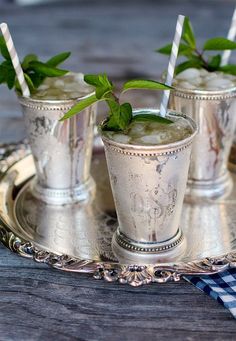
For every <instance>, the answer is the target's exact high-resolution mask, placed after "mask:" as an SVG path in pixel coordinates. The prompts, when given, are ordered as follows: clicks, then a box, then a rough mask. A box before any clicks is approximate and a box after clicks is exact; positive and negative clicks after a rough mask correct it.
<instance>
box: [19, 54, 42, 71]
mask: <svg viewBox="0 0 236 341" xmlns="http://www.w3.org/2000/svg"><path fill="white" fill-rule="evenodd" d="M36 60H38V57H37V56H36V55H35V54H27V56H25V58H24V59H23V62H22V63H21V66H22V69H23V70H27V69H28V67H29V63H30V62H33V61H36Z"/></svg>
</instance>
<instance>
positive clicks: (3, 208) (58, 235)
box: [0, 143, 236, 286]
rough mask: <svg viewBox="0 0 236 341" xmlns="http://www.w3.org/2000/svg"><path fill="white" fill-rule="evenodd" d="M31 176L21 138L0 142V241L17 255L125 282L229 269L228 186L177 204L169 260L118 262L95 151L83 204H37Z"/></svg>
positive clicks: (234, 218) (233, 218)
mask: <svg viewBox="0 0 236 341" xmlns="http://www.w3.org/2000/svg"><path fill="white" fill-rule="evenodd" d="M34 174H35V168H34V163H33V159H32V156H31V153H30V150H29V148H28V146H27V145H26V144H25V143H21V144H18V145H16V144H15V145H6V146H0V239H1V241H2V242H3V243H4V244H5V245H6V246H7V247H8V248H9V249H10V250H12V251H14V252H16V253H18V254H20V255H21V256H24V257H28V258H32V259H34V260H35V261H37V262H44V263H47V264H48V265H50V266H52V267H54V268H57V269H61V270H64V271H73V272H89V273H92V274H93V276H94V277H95V278H96V279H102V278H103V279H105V280H106V281H109V282H113V281H119V282H120V283H128V284H130V285H133V286H138V285H141V284H147V283H151V282H158V283H163V282H167V281H169V280H174V281H178V280H179V279H180V278H181V276H182V275H188V274H191V275H194V274H195V275H196V274H212V273H216V272H219V271H223V270H225V269H226V268H228V267H229V266H236V209H235V208H236V187H235V188H234V191H233V193H232V194H231V196H230V197H228V198H227V199H221V200H218V201H214V202H211V201H209V200H208V201H206V202H200V203H199V204H194V205H192V204H188V203H185V204H184V209H183V215H182V221H181V226H182V230H183V232H184V234H185V237H186V249H185V251H184V253H183V254H182V255H181V256H180V257H179V259H176V260H175V262H171V263H161V264H155V265H138V264H136V265H125V264H119V263H118V261H117V260H116V258H115V256H114V255H113V253H112V250H111V238H112V235H113V233H114V231H115V229H116V227H117V221H116V215H115V210H114V204H113V199H112V194H111V190H110V186H109V180H108V174H107V169H106V163H105V159H104V154H103V153H102V152H101V150H100V152H99V150H98V151H96V153H94V156H93V163H92V174H93V177H94V179H95V180H96V182H97V195H96V199H95V201H94V202H91V203H89V204H86V206H81V205H78V204H76V205H67V206H64V207H55V206H47V205H45V204H44V203H43V202H41V201H39V200H38V199H36V198H35V197H33V196H32V194H31V192H30V190H29V189H30V185H31V182H32V180H33V177H34ZM234 182H236V176H234Z"/></svg>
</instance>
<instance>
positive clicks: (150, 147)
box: [99, 108, 198, 152]
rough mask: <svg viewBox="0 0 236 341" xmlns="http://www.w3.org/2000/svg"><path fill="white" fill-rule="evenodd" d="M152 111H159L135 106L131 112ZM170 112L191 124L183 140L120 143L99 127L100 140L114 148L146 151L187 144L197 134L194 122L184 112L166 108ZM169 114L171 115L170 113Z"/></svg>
mask: <svg viewBox="0 0 236 341" xmlns="http://www.w3.org/2000/svg"><path fill="white" fill-rule="evenodd" d="M145 110H147V111H152V112H155V113H159V112H160V110H159V109H153V108H137V109H134V110H133V113H138V112H140V111H145ZM169 113H171V114H172V116H179V117H183V118H185V119H187V120H188V121H189V122H190V124H191V127H192V129H193V132H192V134H191V135H190V136H188V137H187V138H185V139H183V140H179V141H176V142H173V143H167V144H160V145H148V146H146V145H145V146H144V145H137V144H128V143H121V142H116V141H114V140H112V139H110V138H109V137H107V136H105V135H104V134H103V132H102V130H101V129H99V130H100V134H101V137H102V140H103V142H105V143H107V144H109V145H111V146H113V147H116V148H119V149H122V150H131V151H133V152H135V151H136V152H139V151H146V152H162V151H166V150H176V149H178V148H181V149H182V147H183V146H187V145H189V144H190V143H191V142H192V140H193V138H194V136H195V135H196V134H197V130H198V128H197V124H196V122H195V121H194V120H193V119H192V118H191V117H189V116H187V115H185V114H182V113H179V112H176V111H174V110H168V113H167V116H168V114H169ZM170 116H171V115H170Z"/></svg>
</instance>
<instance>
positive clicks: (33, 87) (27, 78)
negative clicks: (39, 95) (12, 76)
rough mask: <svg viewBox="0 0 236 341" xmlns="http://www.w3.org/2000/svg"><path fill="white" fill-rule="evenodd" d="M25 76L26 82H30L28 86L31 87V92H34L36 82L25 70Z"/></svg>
mask: <svg viewBox="0 0 236 341" xmlns="http://www.w3.org/2000/svg"><path fill="white" fill-rule="evenodd" d="M24 76H25V80H26V83H27V84H28V87H29V89H30V92H31V93H32V92H33V91H35V86H34V83H33V82H32V80H31V78H30V76H29V75H27V73H25V72H24Z"/></svg>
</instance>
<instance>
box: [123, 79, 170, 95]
mask: <svg viewBox="0 0 236 341" xmlns="http://www.w3.org/2000/svg"><path fill="white" fill-rule="evenodd" d="M130 89H146V90H170V89H172V87H170V86H168V85H165V84H163V83H160V82H156V81H153V80H142V79H134V80H131V81H128V82H126V83H125V84H124V85H123V89H122V92H125V91H127V90H130Z"/></svg>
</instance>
